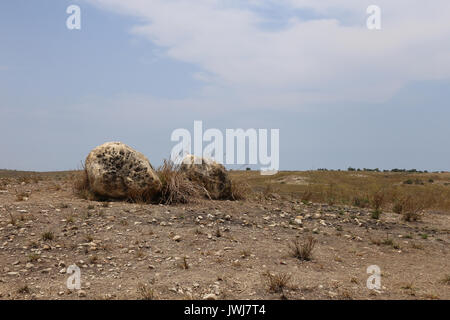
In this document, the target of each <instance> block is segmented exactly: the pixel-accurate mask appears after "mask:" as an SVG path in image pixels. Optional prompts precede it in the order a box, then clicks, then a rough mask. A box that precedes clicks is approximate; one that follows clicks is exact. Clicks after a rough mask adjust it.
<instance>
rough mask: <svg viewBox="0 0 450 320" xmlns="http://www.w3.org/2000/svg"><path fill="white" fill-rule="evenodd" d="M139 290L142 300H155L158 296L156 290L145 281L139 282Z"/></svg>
mask: <svg viewBox="0 0 450 320" xmlns="http://www.w3.org/2000/svg"><path fill="white" fill-rule="evenodd" d="M137 292H138V295H139V297H140V298H141V300H155V298H156V295H155V290H153V288H151V287H150V286H148V285H146V284H143V283H139V284H138V287H137Z"/></svg>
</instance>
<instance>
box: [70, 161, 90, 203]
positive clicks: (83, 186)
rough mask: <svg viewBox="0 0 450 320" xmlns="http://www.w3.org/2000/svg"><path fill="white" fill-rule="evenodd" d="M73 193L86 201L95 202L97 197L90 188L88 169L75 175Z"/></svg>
mask: <svg viewBox="0 0 450 320" xmlns="http://www.w3.org/2000/svg"><path fill="white" fill-rule="evenodd" d="M73 180H74V181H73V191H74V193H75V194H76V195H77V196H78V197H80V198H81V199H84V200H95V195H94V193H93V192H92V190H91V188H90V187H89V179H88V175H87V172H86V169H84V168H83V170H82V171H80V172H77V173H75V176H74V178H73Z"/></svg>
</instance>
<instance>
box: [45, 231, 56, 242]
mask: <svg viewBox="0 0 450 320" xmlns="http://www.w3.org/2000/svg"><path fill="white" fill-rule="evenodd" d="M54 238H55V235H54V234H53V232H52V231H46V232H44V233H43V234H42V240H44V241H51V240H53V239H54Z"/></svg>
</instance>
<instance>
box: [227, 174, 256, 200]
mask: <svg viewBox="0 0 450 320" xmlns="http://www.w3.org/2000/svg"><path fill="white" fill-rule="evenodd" d="M252 195H253V190H252V189H251V188H250V185H249V184H248V183H247V182H245V181H243V180H237V179H232V180H231V199H230V200H245V199H248V198H249V197H251V196H252Z"/></svg>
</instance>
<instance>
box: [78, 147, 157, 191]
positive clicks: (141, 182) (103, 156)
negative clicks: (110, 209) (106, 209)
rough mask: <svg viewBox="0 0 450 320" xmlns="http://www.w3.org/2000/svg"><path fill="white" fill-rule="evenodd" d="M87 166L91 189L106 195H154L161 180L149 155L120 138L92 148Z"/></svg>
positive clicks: (87, 159)
mask: <svg viewBox="0 0 450 320" xmlns="http://www.w3.org/2000/svg"><path fill="white" fill-rule="evenodd" d="M85 169H86V173H87V177H88V181H89V187H90V189H91V191H92V192H94V193H95V194H96V195H98V196H101V197H107V198H133V197H135V196H136V195H137V194H140V195H144V194H145V195H146V196H147V197H148V196H151V195H152V194H156V193H157V192H158V191H159V189H160V188H161V182H160V180H159V178H158V176H157V175H156V173H155V171H154V170H153V167H152V165H151V164H150V162H149V161H148V159H147V158H146V157H145V156H144V155H143V154H142V153H140V152H138V151H136V150H134V149H132V148H131V147H129V146H127V145H125V144H123V143H121V142H107V143H105V144H103V145H101V146H98V147H96V148H95V149H93V150H92V151H91V152H90V153H89V155H88V156H87V158H86V163H85Z"/></svg>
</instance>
